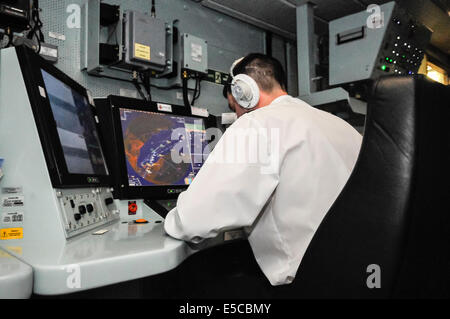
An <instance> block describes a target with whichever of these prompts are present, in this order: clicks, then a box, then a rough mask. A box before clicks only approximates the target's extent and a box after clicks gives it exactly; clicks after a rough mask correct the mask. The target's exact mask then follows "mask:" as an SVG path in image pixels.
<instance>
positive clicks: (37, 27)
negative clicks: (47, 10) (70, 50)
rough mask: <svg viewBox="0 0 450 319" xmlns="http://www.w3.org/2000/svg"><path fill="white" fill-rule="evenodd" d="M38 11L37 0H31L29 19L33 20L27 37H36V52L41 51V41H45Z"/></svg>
mask: <svg viewBox="0 0 450 319" xmlns="http://www.w3.org/2000/svg"><path fill="white" fill-rule="evenodd" d="M39 12H40V9H39V0H33V4H32V7H31V20H32V21H33V28H32V29H31V31H30V32H29V33H28V35H27V38H28V39H30V40H31V39H33V37H36V40H37V43H38V50H37V52H38V53H39V52H40V51H41V43H42V42H45V38H44V34H43V33H42V26H43V23H42V21H41V17H40V13H39Z"/></svg>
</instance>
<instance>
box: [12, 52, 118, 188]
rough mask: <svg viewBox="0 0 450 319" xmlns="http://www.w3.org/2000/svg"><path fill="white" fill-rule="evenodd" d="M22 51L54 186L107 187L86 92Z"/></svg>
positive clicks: (97, 138) (35, 57)
mask: <svg viewBox="0 0 450 319" xmlns="http://www.w3.org/2000/svg"><path fill="white" fill-rule="evenodd" d="M17 53H18V57H19V62H20V65H21V69H22V73H23V75H24V80H25V84H26V87H27V92H28V95H29V96H30V101H31V106H32V110H33V115H34V118H35V121H36V125H37V127H38V133H39V136H40V140H41V144H42V147H43V150H44V155H45V157H46V162H47V167H48V169H49V173H50V177H51V180H52V184H53V186H54V187H55V188H56V187H59V188H69V187H70V188H73V187H86V186H108V184H109V182H110V179H109V173H108V168H107V166H106V159H105V157H104V155H103V150H102V144H101V140H100V135H99V133H98V130H97V124H96V122H95V109H94V107H93V105H91V103H90V100H89V95H88V92H87V90H86V89H85V88H84V87H82V86H81V85H79V84H78V83H77V82H75V81H74V80H72V79H71V78H70V77H69V76H67V75H66V74H64V73H63V72H62V71H60V70H59V69H57V68H56V67H54V66H53V65H51V64H49V63H48V62H46V61H45V60H44V59H42V58H41V57H39V56H38V55H36V54H34V52H32V51H31V50H29V49H27V48H25V47H20V48H17Z"/></svg>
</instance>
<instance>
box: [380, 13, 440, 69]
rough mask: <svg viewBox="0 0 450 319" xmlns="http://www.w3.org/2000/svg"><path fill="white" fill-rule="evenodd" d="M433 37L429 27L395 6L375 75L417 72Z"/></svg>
mask: <svg viewBox="0 0 450 319" xmlns="http://www.w3.org/2000/svg"><path fill="white" fill-rule="evenodd" d="M430 38H431V31H430V30H428V29H427V28H426V27H425V26H424V25H422V24H420V23H419V22H417V21H415V20H414V19H413V18H412V17H411V16H410V15H409V14H408V13H407V12H406V11H405V10H404V9H403V8H401V7H399V6H396V7H395V10H394V12H393V14H392V17H391V21H389V25H388V30H387V32H386V35H385V39H384V42H383V45H382V49H381V50H380V52H379V55H378V58H377V62H378V63H377V66H376V68H375V70H374V76H375V77H376V76H381V75H384V74H391V75H405V74H406V75H411V74H415V73H417V71H418V70H419V67H420V65H421V63H422V59H423V56H424V53H425V47H426V46H427V44H428V42H429V41H430Z"/></svg>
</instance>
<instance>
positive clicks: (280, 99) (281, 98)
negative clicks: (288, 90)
mask: <svg viewBox="0 0 450 319" xmlns="http://www.w3.org/2000/svg"><path fill="white" fill-rule="evenodd" d="M287 97H289V95H288V94H285V95H282V96H279V97H277V98H276V99H275V100H273V101H272V103H270V104H276V103H280V102H281V101H283V100H284V99H285V98H287Z"/></svg>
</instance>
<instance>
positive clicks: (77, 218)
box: [73, 214, 81, 221]
mask: <svg viewBox="0 0 450 319" xmlns="http://www.w3.org/2000/svg"><path fill="white" fill-rule="evenodd" d="M73 218H75V220H76V221H79V220H80V219H81V215H80V214H74V215H73Z"/></svg>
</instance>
